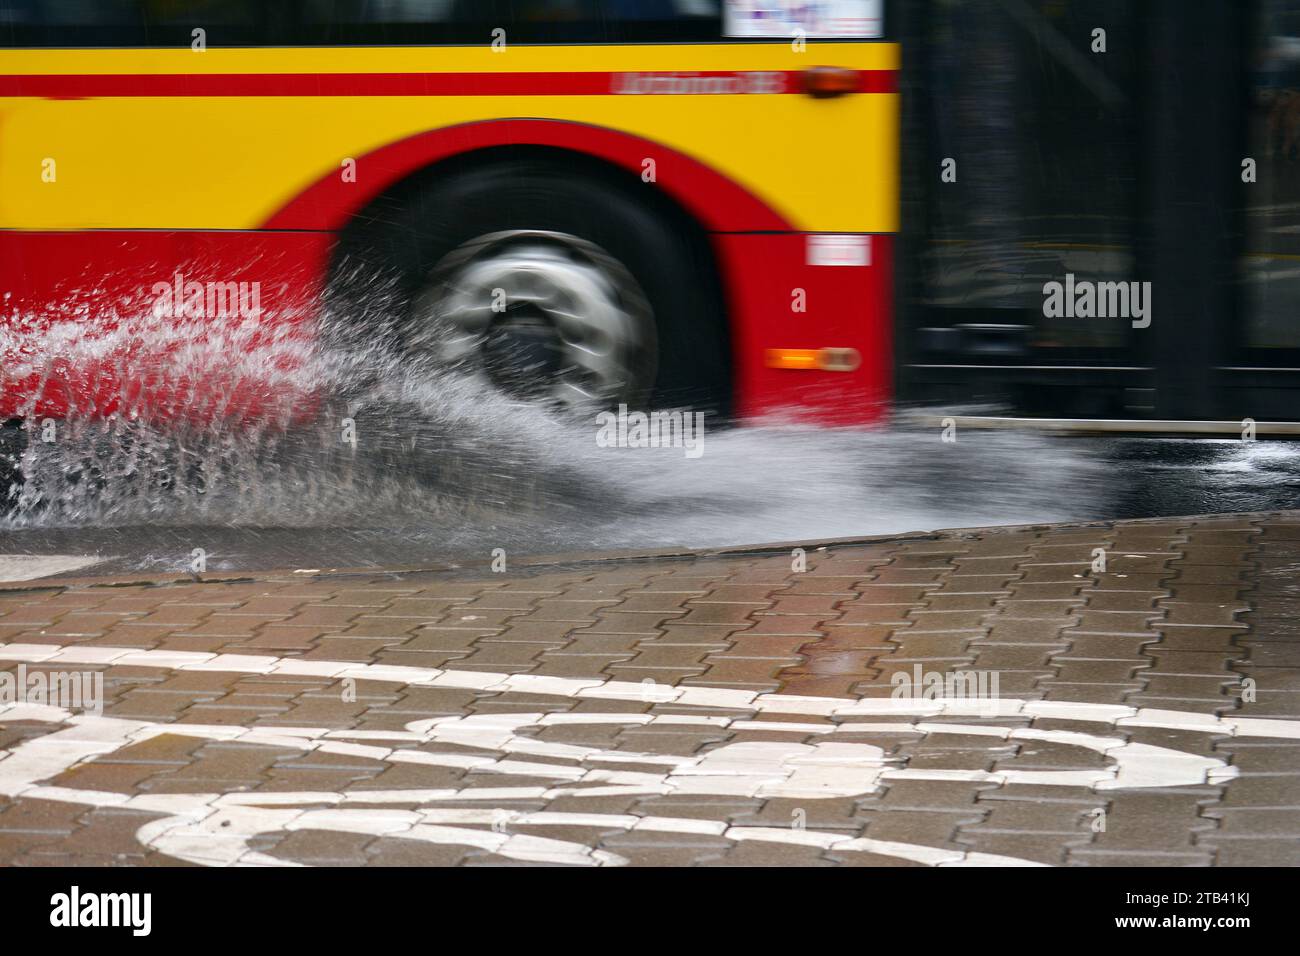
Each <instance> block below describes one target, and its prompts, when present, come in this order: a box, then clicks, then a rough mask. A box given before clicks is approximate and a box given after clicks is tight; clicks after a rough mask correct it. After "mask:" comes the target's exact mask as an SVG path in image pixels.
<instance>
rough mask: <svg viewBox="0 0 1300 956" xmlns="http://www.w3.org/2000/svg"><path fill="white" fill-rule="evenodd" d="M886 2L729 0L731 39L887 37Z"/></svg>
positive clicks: (726, 29)
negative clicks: (885, 35)
mask: <svg viewBox="0 0 1300 956" xmlns="http://www.w3.org/2000/svg"><path fill="white" fill-rule="evenodd" d="M884 5H885V4H884V0H727V6H726V16H725V20H724V24H723V30H724V32H725V33H726V35H727V36H729V37H794V36H800V35H802V36H805V37H841V38H845V37H852V38H861V39H872V38H875V37H879V36H882V35H884V32H885V17H884Z"/></svg>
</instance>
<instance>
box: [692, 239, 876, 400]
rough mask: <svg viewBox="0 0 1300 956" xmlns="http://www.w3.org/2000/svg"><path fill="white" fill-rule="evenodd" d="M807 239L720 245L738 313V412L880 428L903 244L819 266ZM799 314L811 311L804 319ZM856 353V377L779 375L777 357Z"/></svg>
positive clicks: (807, 372) (785, 371) (734, 315)
mask: <svg viewBox="0 0 1300 956" xmlns="http://www.w3.org/2000/svg"><path fill="white" fill-rule="evenodd" d="M816 238H820V237H816V236H812V235H810V234H806V233H795V234H778V235H753V234H748V235H747V234H720V235H715V236H714V244H715V248H716V249H717V250H718V258H719V260H720V261H721V263H722V270H723V279H724V282H725V284H726V289H727V298H728V301H729V306H730V310H731V328H732V347H733V355H734V365H735V387H736V411H737V414H738V415H739V416H740V417H742V418H749V419H753V418H764V417H779V418H789V419H794V420H800V421H811V422H816V423H818V424H824V425H854V424H864V423H870V422H875V421H878V420H880V418H881V417H882V416H883V415H884V414H885V412H886V410H887V409H886V405H885V403H886V402H887V401H888V400H889V398H890V394H891V388H892V376H893V357H892V349H893V336H892V331H893V312H892V302H893V268H894V266H893V258H894V248H893V247H894V242H893V239H894V237H893V236H892V235H883V234H882V235H872V236H863V237H855V238H861V239H863V240H865V241H866V243H867V245H868V248H869V249H870V258H869V261H868V262H867V264H865V265H834V266H827V265H810V264H809V251H808V247H809V242H810V239H816ZM800 307H802V308H803V310H804V311H799V309H800ZM790 349H812V350H821V349H852V350H854V351H856V353H857V354H858V357H859V359H860V364H859V365H858V366H857V368H856V369H854V370H852V371H843V372H841V371H823V370H819V369H792V368H773V367H771V366H770V364H769V357H768V355H769V352H770V351H771V350H790Z"/></svg>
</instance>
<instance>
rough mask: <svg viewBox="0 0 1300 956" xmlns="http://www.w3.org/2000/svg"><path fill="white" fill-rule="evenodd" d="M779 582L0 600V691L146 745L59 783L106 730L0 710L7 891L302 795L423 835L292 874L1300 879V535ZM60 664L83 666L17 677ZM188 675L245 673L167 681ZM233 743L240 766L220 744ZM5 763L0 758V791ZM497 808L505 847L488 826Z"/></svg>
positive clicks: (288, 840) (984, 559) (23, 593)
mask: <svg viewBox="0 0 1300 956" xmlns="http://www.w3.org/2000/svg"><path fill="white" fill-rule="evenodd" d="M1096 548H1102V549H1104V550H1105V552H1106V555H1107V564H1106V570H1105V571H1094V570H1093V559H1094V549H1096ZM807 562H808V564H807V566H808V570H807V571H804V572H796V571H794V570H793V569H792V567H791V562H790V559H789V553H788V551H786V552H782V553H777V554H761V553H748V554H728V555H722V556H690V555H686V556H680V555H679V556H673V557H664V558H649V559H640V560H636V561H620V560H617V559H611V560H609V561H593V562H589V563H575V564H571V565H568V566H540V567H527V566H523V567H519V568H512V569H511V571H510V572H509V573H507V574H504V575H500V574H492V573H490V572H489V571H488V570H487V568H486V566H484V567H483V568H482V569H481V570H479V571H459V572H447V573H438V572H418V573H412V574H403V573H400V572H393V573H384V574H376V573H373V572H366V573H363V574H355V575H352V574H342V573H340V574H339V575H336V576H334V577H329V578H326V577H322V578H318V579H311V580H302V579H300V578H294V579H289V578H288V577H286V576H283V575H281V576H278V577H277V576H276V575H265V576H262V577H261V578H260V579H259V580H256V581H251V582H250V581H240V582H235V583H195V582H185V583H180V584H168V583H159V584H158V585H156V586H139V585H135V586H132V587H130V588H126V589H120V590H119V589H108V588H99V589H96V588H90V587H87V586H86V585H84V584H78V583H74V584H72V585H69V586H64V585H56V586H50V587H46V586H44V585H40V586H37V587H31V586H25V587H23V588H20V589H12V588H11V589H8V590H6V589H5V588H4V587H3V585H0V655H2V654H4V653H5V649H6V648H10V649H11V657H12V659H6V658H4V657H0V661H2V662H3V663H2V664H0V672H3V673H4V674H6V675H14V674H16V673H17V668H18V665H19V663H20V662H22V663H23V666H24V667H26V668H27V671H26V673H29V674H39V675H48V674H50V673H56V672H58V671H60V670H67V668H69V667H73V668H87V671H86V672H87V673H91V674H94V673H98V674H101V675H102V676H103V686H104V711H103V713H104V716H105V717H108V718H114V719H118V720H123V719H124V720H129V721H134V722H137V723H133V724H130V725H129V726H130V727H132V728H136V727H138V728H146V729H147V733H146V735H145V736H144V737H143V738H141V739H138V740H135V741H134V742H130V741H122V742H121V743H120V745H117V746H116V747H115V749H113V745H109V746H110V749H109V750H108V751H107V752H105V753H103V754H102V755H100V756H98V758H97V759H85V758H80V757H76V756H75V755H73V756H70V757H66V758H64V757H58V756H56V755H57V754H62V753H64V752H65V750H64V748H62V747H47V748H46V749H45V750H44V751H40V749H39V746H40V744H41V741H43V740H45V738H46V737H47V736H49V735H50V734H51V733H55V732H59V731H61V730H62V729H65V728H66V729H71V730H73V731H77V730H78V728H83V729H84V728H99V729H98V730H95V731H94V732H96V733H104V734H109V735H110V736H111V734H112V733H115V732H118V731H117V730H116V729H115V728H120V727H122V726H124V725H121V724H118V723H114V722H112V721H110V722H107V723H100V724H96V723H95V722H94V720H91V721H90V722H89V723H86V722H81V723H77V724H64V723H60V722H58V721H57V720H56V721H53V722H51V721H49V720H47V721H45V722H42V721H40V720H30V719H22V720H16V721H15V720H6V719H5V717H4V715H3V713H0V748H3V750H4V751H5V752H9V753H11V754H12V753H27V754H29V755H30V754H37V753H39V752H43V753H45V754H46V755H47V756H46V757H45V758H43V759H45V760H46V763H45V764H42V765H41V766H48V767H49V768H50V773H49V775H48V777H47V778H44V779H41V780H39V781H38V783H37V785H36V787H35V789H32V790H31V791H30V792H24V793H22V794H19V795H9V796H0V864H8V863H17V864H22V865H39V864H46V865H48V864H52V863H58V862H62V863H69V862H71V863H93V864H103V865H121V864H124V863H125V864H133V865H159V864H162V865H180V864H184V863H186V862H187V861H186V859H185V851H184V849H183V848H181V847H180V844H176V845H171V844H167V843H166V842H165V841H164V842H163V843H162V844H159V845H158V846H153V845H145V844H144V843H141V842H140V839H139V837H138V835H137V834H138V832H139V830H140V827H141V826H142V825H143V824H144V823H147V822H149V821H151V820H154V819H159V818H161V817H162V816H165V815H166V814H164V813H162V812H161V811H158V812H155V811H150V812H147V813H144V812H140V811H135V810H119V809H115V808H112V807H109V806H95V805H94V804H93V803H77V802H75V799H74V797H75V795H81V797H80V798H81V799H85V797H84V795H85V794H87V793H96V792H98V793H103V794H108V795H114V797H118V796H120V795H123V794H152V795H166V796H167V797H168V799H169V800H170V799H175V800H185V799H190V798H191V797H192V796H193V795H200V796H199V797H195V799H209V800H217V801H219V800H220V799H222V795H233V794H246V793H248V792H250V791H257V792H265V793H267V794H277V795H285V794H293V795H303V796H302V797H301V799H303V800H305V801H306V803H305V804H304V808H310V807H313V806H323V805H328V806H331V807H335V808H336V810H337V811H338V813H339V814H340V815H339V816H338V817H337V818H333V819H334V820H335V822H337V821H339V820H347V819H359V818H354V817H349V816H348V815H349V814H353V813H360V812H370V813H374V812H375V808H376V807H378V808H380V809H382V810H384V812H389V811H390V810H391V809H392V808H393V807H399V808H400V811H399V812H405V811H407V810H409V809H411V808H412V807H413V808H416V809H418V810H419V811H420V812H422V813H428V814H429V815H430V816H429V823H430V825H431V826H432V827H433V828H435V829H434V830H433V831H431V832H439V833H444V835H445V836H446V837H447V839H446V842H442V843H419V842H417V841H414V840H403V839H400V838H397V837H383V836H376V835H374V834H373V833H370V832H360V831H359V832H344V831H340V830H337V829H335V828H334V826H333V824H331V826H330V827H325V828H320V829H313V828H312V827H311V826H310V825H306V824H304V825H303V826H302V827H301V828H300V829H296V830H294V831H292V832H290V831H287V830H284V829H279V828H278V824H275V825H269V826H270V829H269V830H268V831H267V832H263V833H261V834H258V835H256V836H254V837H251V838H250V839H249V840H248V843H247V846H248V848H249V849H250V850H255V851H257V852H262V853H267V854H270V855H273V856H276V857H279V858H281V859H285V860H288V861H293V862H302V863H309V864H313V865H326V864H342V863H346V864H367V865H431V864H432V865H465V866H495V865H513V864H516V863H518V862H519V860H518V859H516V858H515V857H513V856H511V854H510V851H509V849H508V847H509V843H508V842H503V845H502V846H500V847H499V848H497V849H484V848H483V847H481V846H476V845H469V844H465V843H456V842H455V839H454V836H455V834H456V833H457V832H458V831H457V828H468V829H475V830H478V831H480V835H481V834H483V833H486V834H492V833H497V836H498V837H500V838H501V841H506V838H507V837H509V836H510V835H511V834H514V835H517V836H519V837H521V838H523V837H530V838H532V837H538V838H544V839H546V840H551V841H554V842H553V843H552V844H548V845H550V846H557V847H562V848H563V847H568V848H569V849H568V850H566V851H564V852H569V853H577V854H579V855H581V854H586V853H590V852H594V851H599V852H602V853H609V854H613V855H614V858H618V859H622V860H626V861H627V862H628V863H630V864H632V865H642V866H644V865H699V866H727V865H731V866H735V865H787V866H788V865H814V866H820V865H915V861H914V860H911V859H909V858H908V857H906V856H905V855H904V856H890V855H887V854H885V853H879V852H873V851H867V850H851V849H848V850H846V849H836V848H834V847H833V846H831V843H833V842H834V841H836V840H841V839H852V838H858V837H863V838H866V839H867V840H882V841H890V843H892V844H906V845H908V846H911V847H913V848H919V850H920V851H924V852H928V853H930V854H931V856H930V857H928V858H929V859H931V860H932V861H933V860H935V859H938V858H943V859H950V860H951V859H957V858H959V857H960V856H961V854H964V853H967V852H972V851H973V852H978V853H985V854H998V855H1002V856H1008V857H1014V858H1017V859H1020V860H1028V861H1034V862H1039V863H1047V864H1051V865H1074V866H1095V865H1117V864H1124V865H1128V864H1131V865H1151V866H1166V865H1188V866H1201V865H1220V866H1233V865H1245V864H1252V863H1254V864H1260V863H1262V864H1275V865H1276V864H1281V865H1296V864H1297V863H1300V855H1297V853H1296V851H1295V846H1296V845H1297V841H1300V733H1296V732H1295V728H1296V727H1300V720H1297V718H1300V624H1297V623H1295V622H1296V621H1300V591H1297V589H1296V587H1295V584H1294V581H1295V570H1294V569H1295V568H1296V567H1300V521H1298V520H1297V516H1296V515H1294V514H1289V513H1288V514H1286V515H1278V516H1251V517H1249V518H1244V519H1243V518H1240V517H1227V518H1221V519H1165V520H1161V521H1157V522H1150V521H1142V522H1131V523H1125V522H1119V523H1114V524H1106V525H1093V526H1088V527H1078V528H1070V527H1040V528H1036V529H1018V530H997V529H990V530H988V531H970V530H966V531H960V532H953V533H937V534H928V535H925V536H917V537H911V538H901V539H899V540H896V541H885V542H868V543H862V544H842V545H827V546H818V547H812V548H809V549H808V551H807ZM14 645H30V647H28V648H27V649H26V650H12V648H13V646H14ZM63 649H66V650H63ZM118 650H121V651H123V652H125V651H127V650H132V651H135V652H137V656H136V657H134V658H132V659H131V660H130V661H129V662H128V661H127V660H122V661H121V663H118V662H117V658H116V657H111V655H114V654H115V653H116V652H117V651H118ZM156 651H165V652H166V654H167V655H168V656H158V657H152V658H151V657H149V656H148V655H149V654H150V653H154V652H156ZM139 652H143V653H144V656H143V657H141V656H139ZM61 653H70V654H72V655H74V656H73V657H72V658H70V660H72V661H74V662H76V661H78V660H79V659H78V658H77V657H76V656H75V655H76V654H78V653H80V654H82V655H95V654H98V655H101V656H100V657H98V658H92V657H90V656H87V657H85V658H84V659H82V660H81V662H80V663H70V664H67V665H59V662H58V661H46V662H42V661H41V657H42V655H45V656H48V655H49V654H61ZM187 653H188V654H198V655H203V654H222V655H226V657H225V658H224V661H225V662H226V664H225V666H231V667H237V666H240V665H239V662H240V661H247V659H248V658H249V657H250V656H260V658H262V659H263V660H265V661H269V662H270V663H266V664H258V665H248V669H246V670H244V671H240V670H237V669H236V670H212V669H205V670H194V669H189V668H188V667H187V665H186V661H192V660H194V659H193V658H187V657H185V656H184V655H185V654H187ZM102 655H110V658H107V659H106V658H104V657H103V656H102ZM372 665H378V666H379V667H380V668H381V669H379V670H371V671H365V670H364V668H365V667H368V666H372ZM350 666H352V667H360V668H362V670H358V671H354V672H353V674H352V676H348V677H345V676H344V675H343V674H342V671H343V669H345V668H348V667H350ZM295 669H296V671H295ZM958 671H961V672H967V673H969V674H972V675H980V674H983V675H985V676H986V677H987V676H988V675H996V677H997V685H996V686H997V688H998V697H997V699H996V700H984V699H975V700H970V699H968V698H963V697H960V696H957V697H944V698H943V699H942V700H940V701H935V700H934V699H933V695H932V696H931V697H929V698H927V697H926V696H925V695H924V694H923V693H920V691H921V690H923V687H920V688H914V694H913V696H902V697H901V698H900V697H899V694H900V692H901V689H905V688H906V686H907V685H908V683H909V682H911V681H912V680H913V679H916V678H918V675H919V677H920V678H921V679H924V677H925V675H934V676H935V677H936V678H937V679H938V681H939V683H940V685H941V686H942V682H943V680H944V678H945V677H951V675H953V673H954V672H958ZM903 679H905V680H903ZM511 680H516V681H525V680H532V683H519V684H516V685H510V684H507V683H505V682H507V681H511ZM952 686H956V685H952ZM683 692H685V694H686V695H685V696H683V697H682V698H681V700H680V701H678V700H676V699H673V698H675V697H676V696H677V695H679V694H682V693H683ZM943 693H944V694H947V693H949V692H948V691H946V690H945V691H944V692H943ZM656 695H664V696H656ZM828 698H829V699H830V700H828ZM859 699H860V701H861V702H860V703H859ZM891 707H901V708H902V710H901V711H900V712H890V710H889V709H888V708H891ZM837 708H846V710H845V712H844V713H836V714H832V713H831V711H833V710H836V709H837ZM854 708H859V709H858V710H854ZM981 708H983V709H981ZM1138 708H1145V710H1143V711H1141V712H1139V711H1138ZM1219 715H1222V716H1223V717H1225V718H1226V719H1229V720H1236V719H1239V718H1244V719H1245V723H1244V724H1243V725H1241V727H1244V728H1245V729H1244V731H1243V730H1241V728H1239V729H1238V732H1237V733H1236V734H1235V735H1234V734H1233V733H1231V732H1230V731H1231V728H1229V727H1225V726H1223V725H1220V724H1218V723H1217V722H1216V721H1217V718H1218V717H1219ZM1254 719H1261V720H1270V719H1271V720H1279V721H1280V723H1278V724H1275V725H1267V726H1265V725H1262V724H1261V725H1255V724H1252V723H1251V721H1252V720H1254ZM1293 722H1294V723H1293ZM169 725H174V727H175V728H176V730H177V731H184V732H185V733H167V732H166V731H165V728H167V727H168V726H169ZM84 732H86V733H90V730H85V731H84ZM250 732H251V733H253V734H256V735H266V736H265V737H254V738H253V739H249V740H242V739H227V738H229V737H231V736H232V735H235V736H238V735H241V734H245V733H250ZM86 753H87V756H88V757H90V756H94V754H93V753H92V752H91V751H87V752H86ZM59 760H63V761H64V763H59ZM7 766H8V768H9V769H8V770H7V769H6V767H7ZM15 766H17V764H16V763H15V762H13V761H12V759H11V758H5V759H0V793H3V789H2V788H3V787H4V785H5V780H6V779H7V777H6V773H9V774H10V775H11V776H12V774H13V770H12V768H13V767H15ZM1117 774H1118V777H1119V781H1120V783H1121V784H1123V785H1121V786H1119V787H1098V786H1096V783H1097V782H1098V781H1113V780H1115V779H1116V775H1117ZM50 785H57V786H59V787H63V788H65V789H64V790H63V791H50V790H49V789H46V790H42V789H41V788H42V787H48V786H50ZM660 789H661V790H662V792H658V790H660ZM584 791H590V793H589V794H584ZM628 791H632V792H628ZM408 792H409V794H410V801H409V803H398V802H392V801H393V800H394V798H395V795H402V794H406V793H408ZM41 794H45V795H46V796H49V795H56V796H60V799H57V800H55V799H43V798H42V796H41ZM205 794H206V795H207V796H206V797H204V796H202V795H205ZM313 794H315V796H314V797H313V796H312V795H313ZM362 794H368V795H370V796H371V798H372V802H370V803H367V802H365V801H363V800H361V799H359V797H360V795H362ZM340 795H347V800H348V802H347V803H346V804H340V803H338V800H339V799H341V797H340ZM105 799H108V798H107V797H106V798H105ZM288 799H299V797H298V796H294V797H291V798H288ZM312 800H316V801H317V803H313V802H312ZM386 801H387V802H386ZM496 810H500V811H502V812H507V811H508V812H509V813H510V814H514V815H515V816H512V817H511V818H510V820H509V821H505V822H503V823H501V827H500V829H499V830H494V828H493V823H492V816H491V814H492V813H493V812H494V811H496ZM1097 811H1102V812H1103V813H1104V816H1102V817H1101V818H1100V820H1101V821H1102V822H1104V827H1101V826H1099V825H1098V824H1099V818H1098V814H1097ZM484 812H486V813H487V814H488V816H487V817H486V818H485V817H483V816H482V814H483V813H484ZM458 813H459V814H462V816H461V817H457V816H456V814H458ZM548 813H549V814H567V815H568V816H562V817H555V816H551V817H547V816H546V814H548ZM439 814H441V816H439ZM475 814H478V816H475ZM520 814H539V816H537V817H535V818H534V817H527V816H519V815H520ZM575 815H576V816H575ZM322 819H324V818H322ZM511 821H513V822H511ZM499 822H500V821H499ZM728 827H734V828H739V829H740V830H742V831H743V830H744V829H745V828H750V829H751V830H752V829H753V828H759V829H758V830H755V831H754V832H753V833H750V834H744V833H741V834H740V837H739V838H737V837H734V836H727V835H726V830H727V828H728ZM438 828H441V829H438ZM345 829H346V828H345ZM361 829H362V830H364V827H362V828H361ZM756 834H757V835H759V836H761V839H754V838H752V837H754V836H755V835H756ZM745 836H749V837H750V838H748V839H746V838H744V837H745ZM477 842H482V841H481V840H478V841H477ZM499 842H500V841H499ZM524 842H525V843H526V842H527V841H524ZM494 845H495V844H494ZM521 845H522V844H521ZM886 845H888V844H886ZM575 859H576V858H573V857H570V858H566V860H558V859H557V860H554V861H553V862H564V861H567V862H575Z"/></svg>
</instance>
